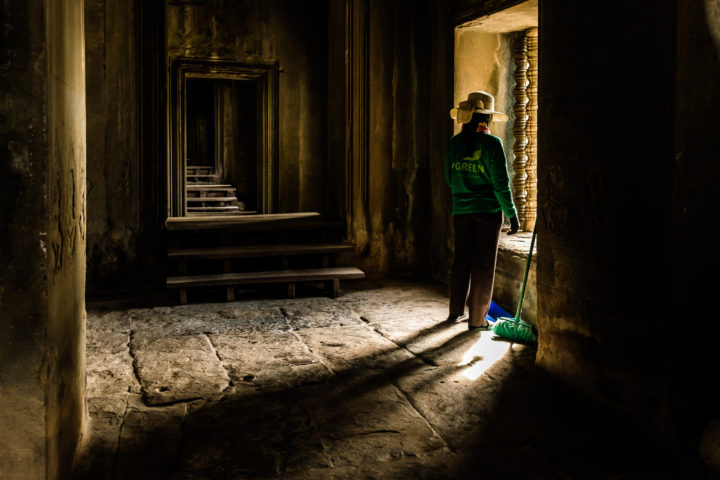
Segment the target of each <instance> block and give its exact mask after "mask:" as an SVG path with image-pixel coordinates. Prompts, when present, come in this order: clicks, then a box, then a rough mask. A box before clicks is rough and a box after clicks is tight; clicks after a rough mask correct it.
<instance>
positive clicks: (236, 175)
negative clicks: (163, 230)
mask: <svg viewBox="0 0 720 480" xmlns="http://www.w3.org/2000/svg"><path fill="white" fill-rule="evenodd" d="M172 70H173V73H172V75H171V87H172V88H171V91H172V103H171V111H170V129H171V139H170V144H169V147H170V149H169V155H168V170H167V171H168V217H184V216H196V215H218V214H222V215H238V214H241V215H243V214H255V213H259V214H267V213H272V212H273V211H274V210H275V204H276V200H275V198H276V191H277V190H276V182H277V174H276V169H277V159H276V156H277V146H276V143H277V81H276V79H277V65H276V64H254V65H247V64H240V63H235V62H227V61H220V60H199V59H185V58H179V59H176V60H174V61H173V68H172Z"/></svg>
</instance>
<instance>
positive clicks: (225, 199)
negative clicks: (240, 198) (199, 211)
mask: <svg viewBox="0 0 720 480" xmlns="http://www.w3.org/2000/svg"><path fill="white" fill-rule="evenodd" d="M187 201H188V203H190V202H193V203H200V202H207V203H212V202H236V201H237V197H187Z"/></svg>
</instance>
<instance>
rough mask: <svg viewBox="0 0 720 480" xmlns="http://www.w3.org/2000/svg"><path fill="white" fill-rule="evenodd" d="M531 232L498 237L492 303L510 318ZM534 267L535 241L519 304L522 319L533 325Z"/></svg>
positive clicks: (518, 289) (518, 292)
mask: <svg viewBox="0 0 720 480" xmlns="http://www.w3.org/2000/svg"><path fill="white" fill-rule="evenodd" d="M531 239H532V232H519V233H517V234H515V235H507V233H506V232H505V231H503V232H502V233H501V234H500V242H499V246H498V260H497V268H496V270H495V286H494V291H493V300H494V301H495V302H496V303H497V304H498V305H500V306H501V307H503V308H504V309H505V310H507V311H508V312H510V313H511V314H513V315H514V314H515V311H516V309H517V302H518V300H519V297H520V288H521V286H522V279H523V275H524V274H525V264H526V262H527V255H528V251H529V250H530V241H531ZM536 266H537V238H535V248H534V249H533V258H532V261H531V263H530V274H529V275H528V284H527V287H526V289H525V299H524V300H523V310H522V315H521V317H522V319H523V320H525V321H526V322H529V323H532V324H535V323H536V319H537V287H536V280H535V278H536V276H535V269H536Z"/></svg>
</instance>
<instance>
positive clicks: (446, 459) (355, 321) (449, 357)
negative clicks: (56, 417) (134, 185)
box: [75, 282, 687, 479]
mask: <svg viewBox="0 0 720 480" xmlns="http://www.w3.org/2000/svg"><path fill="white" fill-rule="evenodd" d="M359 285H361V286H362V288H354V289H347V290H346V291H345V293H344V294H342V295H341V296H340V297H338V298H336V299H329V298H324V297H309V298H298V299H294V300H280V299H278V300H267V299H264V300H249V301H239V302H233V303H213V304H194V305H185V306H175V307H155V308H140V309H131V310H108V309H97V308H96V309H90V310H89V312H88V322H87V325H88V327H87V351H88V358H87V399H88V409H89V414H90V426H89V433H88V435H87V438H86V440H85V445H84V449H83V455H82V457H81V459H80V462H79V468H78V471H77V472H76V475H75V477H76V478H77V479H131V478H132V479H137V478H157V479H164V478H169V479H275V478H283V479H341V478H349V479H376V478H377V479H445V478H447V479H465V478H498V479H500V478H502V479H506V478H535V479H544V478H558V479H569V478H618V479H620V478H623V479H624V478H679V477H673V476H672V475H673V473H674V472H676V471H687V470H686V468H687V466H686V465H680V464H678V463H677V462H679V461H678V460H674V459H673V458H672V456H668V455H665V456H660V455H659V454H658V452H657V451H655V450H654V449H653V448H652V447H650V446H649V445H650V444H649V442H648V441H647V440H646V439H644V438H642V436H641V435H640V434H638V433H636V432H634V431H633V430H632V428H631V427H628V425H627V423H624V422H623V420H622V419H619V418H615V417H613V416H612V415H610V414H608V413H606V412H605V411H604V410H603V409H601V408H600V407H598V406H596V405H593V404H590V403H588V402H587V401H586V400H582V399H581V398H580V397H577V396H575V395H573V394H572V393H571V392H568V391H564V390H562V388H561V387H560V386H558V385H557V384H555V383H554V382H553V381H552V380H551V379H549V378H546V377H545V376H543V374H542V373H541V372H539V371H537V370H536V369H535V367H534V366H533V361H534V355H535V350H534V349H533V348H532V347H528V346H523V345H518V344H510V343H507V342H503V341H497V340H493V339H492V338H491V337H492V334H491V333H489V332H482V333H480V332H469V331H468V330H467V325H466V323H457V324H454V325H445V324H443V323H442V321H443V320H444V318H445V316H446V315H447V306H446V305H447V298H446V295H445V291H444V289H443V288H442V287H438V286H434V285H420V284H412V283H397V282H395V283H393V282H389V283H385V284H383V285H379V284H374V283H370V282H360V283H359ZM609 439H612V440H609ZM609 441H610V442H611V443H610V444H609V443H608V442H609ZM663 458H664V460H662V459H663ZM649 459H652V461H650V460H649ZM646 475H647V476H646ZM668 475H669V476H668Z"/></svg>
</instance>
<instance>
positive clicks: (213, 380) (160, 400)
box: [132, 333, 230, 405]
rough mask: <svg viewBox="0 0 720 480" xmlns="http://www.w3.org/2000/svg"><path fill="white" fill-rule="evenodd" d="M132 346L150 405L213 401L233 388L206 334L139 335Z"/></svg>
mask: <svg viewBox="0 0 720 480" xmlns="http://www.w3.org/2000/svg"><path fill="white" fill-rule="evenodd" d="M132 347H133V348H132V351H133V353H134V357H135V363H136V369H137V375H138V377H139V379H140V384H141V385H142V390H143V395H144V397H145V401H146V402H147V403H148V404H150V405H160V404H167V403H174V402H181V401H188V400H193V399H198V398H213V397H214V396H217V395H219V394H221V393H222V392H223V391H224V390H225V389H226V388H228V386H229V385H230V378H229V377H228V375H227V372H226V371H225V369H224V368H223V366H222V363H221V362H220V359H219V358H218V356H217V353H216V352H215V348H214V347H213V345H212V343H211V342H210V339H209V338H208V337H207V335H183V336H166V337H155V336H150V335H145V334H143V333H137V334H136V335H135V336H134V337H133V339H132Z"/></svg>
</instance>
